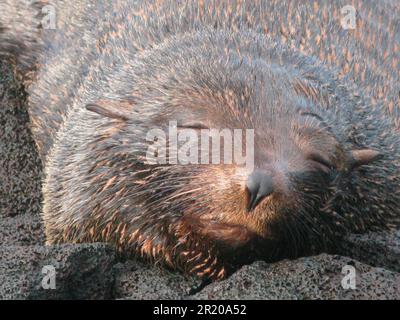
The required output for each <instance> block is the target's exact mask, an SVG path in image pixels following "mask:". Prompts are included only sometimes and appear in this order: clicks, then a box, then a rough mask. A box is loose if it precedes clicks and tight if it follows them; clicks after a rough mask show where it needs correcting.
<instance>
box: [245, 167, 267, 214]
mask: <svg viewBox="0 0 400 320" xmlns="http://www.w3.org/2000/svg"><path fill="white" fill-rule="evenodd" d="M246 187H247V192H248V194H249V202H248V205H247V210H248V211H252V210H254V208H255V207H256V206H257V205H258V204H259V203H260V202H261V200H263V199H264V198H265V197H268V196H270V195H271V194H272V193H273V192H274V183H273V180H272V177H271V175H269V174H268V173H267V172H265V171H263V170H255V171H253V173H252V174H250V176H249V178H248V179H247V183H246Z"/></svg>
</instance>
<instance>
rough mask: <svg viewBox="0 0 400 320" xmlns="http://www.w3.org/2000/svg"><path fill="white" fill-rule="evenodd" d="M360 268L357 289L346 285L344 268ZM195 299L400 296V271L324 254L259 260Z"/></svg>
mask: <svg viewBox="0 0 400 320" xmlns="http://www.w3.org/2000/svg"><path fill="white" fill-rule="evenodd" d="M345 265H351V266H354V267H355V270H356V289H354V290H353V289H343V287H342V279H343V277H344V276H345V274H343V273H342V268H343V266H345ZM193 298H194V299H296V300H297V299H400V274H398V273H394V272H390V271H387V270H385V269H381V268H373V267H370V266H368V265H364V264H362V263H359V262H357V261H354V260H353V259H351V258H346V257H341V256H334V255H327V254H322V255H319V256H315V257H308V258H301V259H298V260H294V261H289V260H285V261H282V262H278V263H275V264H267V263H265V262H255V263H253V264H252V265H249V266H245V267H243V268H242V269H241V270H239V271H238V272H236V273H235V274H234V275H233V276H232V277H230V278H229V279H227V280H224V281H221V282H217V283H214V284H211V285H209V286H208V287H206V288H205V289H204V290H203V291H201V292H200V293H198V294H196V295H195V296H194V297H193Z"/></svg>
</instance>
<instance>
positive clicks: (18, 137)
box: [0, 61, 42, 217]
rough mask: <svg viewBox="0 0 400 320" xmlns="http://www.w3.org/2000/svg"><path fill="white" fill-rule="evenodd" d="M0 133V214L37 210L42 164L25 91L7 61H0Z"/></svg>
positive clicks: (38, 210) (39, 204)
mask: <svg viewBox="0 0 400 320" xmlns="http://www.w3.org/2000/svg"><path fill="white" fill-rule="evenodd" d="M0 137H1V139H0V217H1V216H15V215H17V214H31V213H33V214H37V213H39V212H40V208H41V199H42V195H41V176H42V165H41V162H40V159H39V157H38V154H37V152H36V147H35V143H34V142H33V139H32V136H31V132H30V125H29V116H28V112H27V110H26V103H25V94H24V91H23V89H22V86H21V84H19V83H18V82H17V81H16V80H15V79H14V77H13V72H12V69H11V66H10V65H9V64H7V63H6V62H5V61H0Z"/></svg>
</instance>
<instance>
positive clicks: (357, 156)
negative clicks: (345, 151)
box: [349, 149, 383, 169]
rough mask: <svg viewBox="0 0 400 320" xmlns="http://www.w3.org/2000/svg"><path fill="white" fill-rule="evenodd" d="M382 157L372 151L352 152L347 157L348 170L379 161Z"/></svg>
mask: <svg viewBox="0 0 400 320" xmlns="http://www.w3.org/2000/svg"><path fill="white" fill-rule="evenodd" d="M382 157H383V155H382V154H381V153H380V152H379V151H376V150H372V149H362V150H352V151H351V152H350V156H349V164H350V168H352V169H354V168H357V167H359V166H362V165H365V164H369V163H371V162H373V161H376V160H379V159H381V158H382Z"/></svg>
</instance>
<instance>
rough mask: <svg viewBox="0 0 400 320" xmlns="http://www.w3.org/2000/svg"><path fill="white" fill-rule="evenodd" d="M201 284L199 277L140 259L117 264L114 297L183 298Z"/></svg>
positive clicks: (134, 298)
mask: <svg viewBox="0 0 400 320" xmlns="http://www.w3.org/2000/svg"><path fill="white" fill-rule="evenodd" d="M200 284H201V282H200V280H198V279H195V278H191V277H185V276H183V275H182V274H180V273H176V272H169V271H167V270H165V269H161V268H157V267H155V266H152V265H149V264H145V263H143V262H140V261H128V262H125V263H119V264H117V265H115V289H114V297H115V298H117V299H130V300H137V299H142V300H150V299H163V300H164V299H183V298H184V297H186V296H187V295H188V294H189V292H190V291H191V290H192V289H193V288H196V287H198V286H200Z"/></svg>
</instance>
